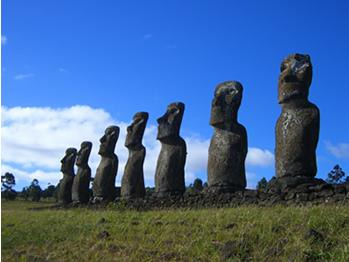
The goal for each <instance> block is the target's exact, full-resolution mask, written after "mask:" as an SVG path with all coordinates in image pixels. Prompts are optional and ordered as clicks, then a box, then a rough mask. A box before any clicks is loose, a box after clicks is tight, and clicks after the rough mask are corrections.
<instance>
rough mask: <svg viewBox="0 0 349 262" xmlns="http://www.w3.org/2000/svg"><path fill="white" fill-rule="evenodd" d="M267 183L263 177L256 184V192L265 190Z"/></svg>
mask: <svg viewBox="0 0 349 262" xmlns="http://www.w3.org/2000/svg"><path fill="white" fill-rule="evenodd" d="M267 184H268V181H267V179H266V178H265V177H263V178H262V179H261V180H259V182H258V184H257V190H264V189H266V188H267Z"/></svg>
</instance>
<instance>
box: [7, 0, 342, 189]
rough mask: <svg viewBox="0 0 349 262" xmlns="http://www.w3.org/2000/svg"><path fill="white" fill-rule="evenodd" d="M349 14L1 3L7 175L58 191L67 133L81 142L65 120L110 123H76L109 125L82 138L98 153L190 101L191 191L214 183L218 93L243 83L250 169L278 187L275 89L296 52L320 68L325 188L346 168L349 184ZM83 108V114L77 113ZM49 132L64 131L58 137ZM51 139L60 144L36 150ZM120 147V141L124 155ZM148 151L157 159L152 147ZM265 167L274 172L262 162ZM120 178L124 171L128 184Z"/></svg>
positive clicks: (317, 99)
mask: <svg viewBox="0 0 349 262" xmlns="http://www.w3.org/2000/svg"><path fill="white" fill-rule="evenodd" d="M348 13H349V2H348V1H344V0H343V1H325V0H324V1H310V0H309V1H204V0H202V1H112V0H109V1H107V0H105V1H94V0H91V1H78V0H75V1H68V0H60V1H54V0H51V1H41V0H40V1H39V0H32V1H25V0H21V1H20V0H11V1H10V0H3V1H2V28H1V30H2V33H1V35H2V45H1V51H2V58H1V62H2V70H1V75H2V78H1V84H2V89H1V90H2V92H1V93H2V94H1V95H2V101H1V104H2V106H3V108H2V130H3V132H2V173H3V172H6V171H8V170H10V171H12V172H14V173H15V172H17V173H18V174H21V175H19V182H18V188H21V187H22V186H24V185H27V184H28V181H30V180H31V179H32V178H33V176H34V175H35V174H40V175H39V177H40V178H41V179H42V181H43V184H45V183H47V182H49V181H50V177H47V176H46V177H45V174H51V173H52V174H53V173H55V175H52V176H54V177H55V179H56V180H55V179H52V180H53V181H52V183H53V182H56V181H57V177H58V176H59V174H58V173H59V157H62V155H63V154H64V151H63V148H64V147H68V146H71V144H69V143H73V146H76V147H78V146H79V143H78V142H80V140H79V141H77V139H80V137H79V133H77V134H75V133H76V130H75V131H74V130H66V129H69V128H76V129H78V130H79V131H80V132H81V134H82V133H84V130H83V129H82V128H80V127H79V125H68V124H67V123H68V122H69V121H72V119H70V120H69V121H68V120H67V119H66V118H64V117H62V115H60V114H62V110H63V111H64V110H68V111H67V112H68V113H67V114H68V115H69V114H70V113H71V112H72V111H74V110H75V111H74V112H76V111H77V112H80V113H81V114H83V113H86V112H89V113H87V114H88V115H90V116H92V115H93V114H94V113H96V112H97V111H98V110H102V111H103V112H102V113H103V114H105V115H103V117H105V118H103V119H105V122H98V121H100V118H98V117H97V116H94V115H93V119H92V120H91V119H87V120H86V119H85V118H86V115H79V113H76V114H77V115H76V118H74V119H75V120H76V119H78V120H76V121H80V120H81V118H84V119H85V120H81V121H82V122H81V123H86V122H88V123H90V124H91V126H94V125H95V123H96V122H98V123H99V124H100V126H98V127H96V128H97V129H94V130H93V131H91V132H90V133H84V134H83V135H81V139H82V137H84V139H85V137H86V139H90V140H93V141H95V140H96V139H98V136H100V135H99V134H101V133H102V132H103V129H104V128H105V127H106V126H103V124H109V123H115V122H116V123H120V125H121V126H123V124H125V125H126V124H127V123H129V122H130V120H131V118H132V116H133V114H134V113H135V112H137V111H148V112H149V113H150V119H149V122H148V126H149V139H150V138H151V137H154V132H156V130H155V131H154V130H153V129H151V128H154V126H155V125H156V118H158V117H159V116H160V115H162V114H163V113H164V111H165V108H166V106H167V104H169V103H170V102H174V101H182V102H184V103H185V104H186V111H185V114H184V118H183V124H182V135H183V137H185V138H188V140H189V142H193V141H194V142H193V145H195V146H197V147H195V149H193V150H192V152H193V153H192V155H194V154H196V158H195V160H193V161H192V162H193V163H194V162H195V163H194V164H193V163H191V165H194V166H195V165H196V166H195V168H194V167H193V168H192V169H191V171H190V172H191V173H192V174H191V176H190V177H189V178H188V179H193V178H194V177H200V178H202V179H203V180H206V170H205V169H204V168H203V167H204V166H205V161H206V159H205V157H203V155H204V154H207V152H206V151H205V150H207V149H206V148H205V146H207V141H209V139H210V137H211V135H212V133H213V129H212V127H210V126H209V125H208V121H209V114H210V104H211V99H212V97H213V91H214V88H215V86H216V85H217V84H218V83H219V82H222V81H226V80H238V81H240V82H241V83H242V84H243V86H244V95H243V101H242V105H241V108H240V113H239V121H240V122H241V123H242V124H243V125H244V126H245V127H246V128H247V132H248V142H249V147H251V148H252V151H253V149H255V151H253V152H255V153H256V155H253V156H251V161H250V163H251V164H249V165H248V166H247V171H248V172H249V174H250V176H248V179H249V180H250V185H252V186H253V185H254V184H255V183H256V181H258V180H259V179H260V178H261V177H262V176H265V177H267V178H270V177H271V176H273V175H274V166H273V163H271V162H270V161H269V160H270V157H269V156H270V154H269V153H273V152H274V144H275V142H274V140H275V137H274V128H275V122H276V120H277V117H278V116H279V114H280V111H281V108H280V107H279V105H278V103H277V79H278V75H279V68H280V63H281V60H282V59H283V58H284V57H285V56H287V55H288V54H290V53H294V52H298V53H307V54H309V55H310V56H311V59H312V63H313V68H314V73H313V82H312V86H311V89H310V97H309V98H310V100H311V101H312V102H314V103H315V104H317V106H318V107H319V108H320V112H321V130H320V140H319V145H318V150H317V155H318V175H317V176H318V177H322V178H324V177H326V174H327V173H328V171H329V170H331V169H332V167H333V166H334V165H335V164H337V163H339V164H340V165H341V166H342V167H343V169H344V171H347V172H349V138H348V133H349V126H348V121H346V115H347V113H348V110H347V97H348V95H349V89H347V88H346V83H347V79H346V76H347V74H348V72H347V71H348V64H347V61H349V52H348V46H349V33H348V28H349V17H348V15H347V14H348ZM77 105H81V106H85V107H82V110H80V111H79V110H76V107H75V108H74V106H77ZM14 109H16V110H17V111H14ZM80 109H81V108H80ZM38 110H39V111H38ZM40 110H41V111H40ZM45 110H51V111H50V112H51V113H52V112H53V113H52V114H53V115H52V117H53V118H56V119H58V118H59V119H61V120H62V121H61V122H59V123H55V124H54V125H53V124H52V118H47V117H44V116H43V118H40V119H39V118H38V114H39V115H40V114H41V113H42V115H45V112H46V111H45ZM69 110H72V111H69ZM89 110H91V111H89ZM29 111H30V113H28V112H29ZM25 112H27V114H26V113H25ZM38 112H39V113H38ZM40 112H41V113H40ZM99 113H101V112H100V111H98V112H97V113H96V114H97V115H98V114H99ZM9 115H11V118H9ZM343 116H344V117H343ZM25 117H26V118H25ZM9 119H11V120H9ZM23 119H25V120H23ZM33 119H36V120H35V121H36V122H35V123H36V124H38V123H40V125H38V127H40V126H41V128H42V129H41V131H42V132H41V133H40V135H39V134H38V133H36V131H35V130H37V129H33V130H31V129H30V128H31V127H32V126H33V125H31V126H30V123H33V121H34V120H33ZM79 119H80V120H79ZM21 121H22V122H21ZM23 121H24V122H25V123H24V122H23ZM44 121H47V122H44ZM50 121H51V122H50ZM84 121H85V122H84ZM89 121H90V122H89ZM19 123H21V124H19ZM28 123H29V124H28ZM45 123H47V124H46V125H45ZM49 123H51V124H49ZM69 123H70V122H69ZM79 123H80V122H79ZM28 125H29V126H28ZM48 126H49V127H48ZM52 126H53V127H52ZM45 128H47V129H45ZM14 130H15V131H14ZM26 130H27V132H26ZM28 130H30V132H29V131H28ZM43 130H44V131H45V130H46V131H47V132H46V133H44V131H43ZM52 130H56V131H57V130H58V131H57V132H56V131H55V134H56V136H52V134H53V131H52ZM60 130H61V131H62V132H67V133H59V131H60ZM91 130H92V129H91ZM15 132H18V133H15ZM74 132H75V133H74ZM28 133H29V134H28ZM73 133H74V134H75V137H74V139H73V138H72V137H73V136H74V135H73ZM88 134H89V135H91V136H97V137H93V138H92V137H91V138H89V137H88ZM28 135H29V136H30V137H28V139H26V137H25V136H28ZM45 136H47V137H48V138H49V137H51V136H52V139H51V140H49V139H47V140H45V139H42V140H44V141H48V142H47V143H46V144H45V143H43V141H41V142H40V143H39V142H35V141H39V140H40V139H41V138H42V137H45ZM34 138H35V139H36V140H35V139H34ZM29 140H30V141H29ZM55 141H57V144H59V145H57V146H59V147H57V148H54V142H55ZM65 141H66V142H65ZM96 141H97V140H96ZM189 142H188V141H187V143H189ZM196 142H197V144H195V143H196ZM36 143H39V144H40V146H38V147H36V146H35V145H36ZM123 143H124V141H123V140H122V137H121V138H120V140H119V142H118V146H119V148H120V149H119V148H117V150H116V153H117V154H118V150H123V149H121V148H122V145H123ZM154 143H157V142H156V141H155V142H154ZM45 145H47V146H45ZM149 146H150V147H151V146H153V147H154V148H155V147H157V145H156V144H151V141H150V142H149ZM97 147H98V142H96V143H94V148H97ZM193 148H194V147H193ZM39 149H40V150H39ZM257 149H259V150H260V151H258V152H257V151H256V150H257ZM38 150H39V151H40V152H41V153H40V154H39V153H38ZM154 150H155V149H154ZM194 150H197V151H195V152H194ZM19 151H21V152H22V153H20V154H19V153H18V152H19ZM24 151H25V152H24ZM203 151H204V153H202V152H203ZM23 152H24V153H23ZM53 152H55V153H53ZM120 152H121V151H120ZM124 152H125V151H124ZM150 152H151V150H150ZM156 152H157V151H156V150H155V151H154V157H155V156H156ZM16 153H18V154H16ZM36 153H38V155H37V156H38V158H44V157H49V156H51V157H55V158H58V159H57V165H58V166H55V165H54V164H48V163H51V162H52V159H51V160H47V161H46V160H45V161H46V162H45V161H41V162H40V161H39V160H37V161H39V162H37V161H36V160H35V159H34V160H33V159H30V156H31V155H32V156H36V155H35V154H36ZM189 153H190V152H189ZM258 153H260V154H258ZM120 154H121V153H120ZM16 155H18V157H16ZM126 157H127V156H124V159H126ZM188 157H190V156H189V155H188ZM258 157H260V159H259V160H261V161H263V160H265V161H266V163H265V164H263V163H262V164H261V163H260V162H258V161H259V160H258V159H257V158H258ZM15 158H21V159H15ZM50 161H51V162H50ZM146 161H147V159H146ZM151 161H153V160H150V159H149V161H148V162H151ZM200 161H201V162H200ZM95 162H96V163H97V162H98V156H96V159H95ZM199 162H200V163H199ZM199 166H200V168H199ZM149 170H150V169H149ZM38 172H39V173H38ZM122 172H123V170H122V169H119V171H118V178H119V179H120V178H121V176H122ZM149 172H151V171H149ZM15 175H16V173H15ZM188 179H187V182H188V183H189V182H191V181H188ZM39 181H40V179H39ZM148 183H149V184H151V183H152V181H151V179H149V181H148Z"/></svg>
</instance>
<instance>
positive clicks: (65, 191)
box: [58, 147, 77, 205]
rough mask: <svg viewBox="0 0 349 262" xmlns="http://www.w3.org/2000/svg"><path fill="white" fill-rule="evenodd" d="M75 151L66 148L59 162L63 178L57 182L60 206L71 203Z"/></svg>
mask: <svg viewBox="0 0 349 262" xmlns="http://www.w3.org/2000/svg"><path fill="white" fill-rule="evenodd" d="M76 151H77V150H76V149H75V148H72V147H70V148H68V149H67V150H66V151H65V156H64V157H63V158H62V160H61V163H62V164H61V172H62V173H63V178H62V179H61V180H60V181H59V191H58V202H59V203H61V204H64V205H66V204H69V203H70V202H72V198H71V195H72V193H71V192H72V186H73V180H74V176H75V174H74V164H75V159H76Z"/></svg>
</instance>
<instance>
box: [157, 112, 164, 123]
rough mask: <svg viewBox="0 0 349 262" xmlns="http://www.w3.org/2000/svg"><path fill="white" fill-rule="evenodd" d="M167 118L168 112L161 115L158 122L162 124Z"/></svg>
mask: <svg viewBox="0 0 349 262" xmlns="http://www.w3.org/2000/svg"><path fill="white" fill-rule="evenodd" d="M166 118H167V113H166V114H164V115H163V116H161V117H159V118H158V119H157V120H156V121H157V122H158V124H161V123H162V122H164V121H165V120H166Z"/></svg>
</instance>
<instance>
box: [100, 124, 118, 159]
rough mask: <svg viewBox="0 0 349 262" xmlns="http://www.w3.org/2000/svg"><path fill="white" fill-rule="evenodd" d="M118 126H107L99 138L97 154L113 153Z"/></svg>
mask: <svg viewBox="0 0 349 262" xmlns="http://www.w3.org/2000/svg"><path fill="white" fill-rule="evenodd" d="M119 133H120V128H119V127H118V126H109V127H107V129H106V130H105V132H104V135H103V136H102V137H101V138H100V139H99V141H100V142H101V145H100V146H99V151H98V154H100V155H101V156H112V155H113V154H114V150H115V145H116V141H117V140H118V138H119Z"/></svg>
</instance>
